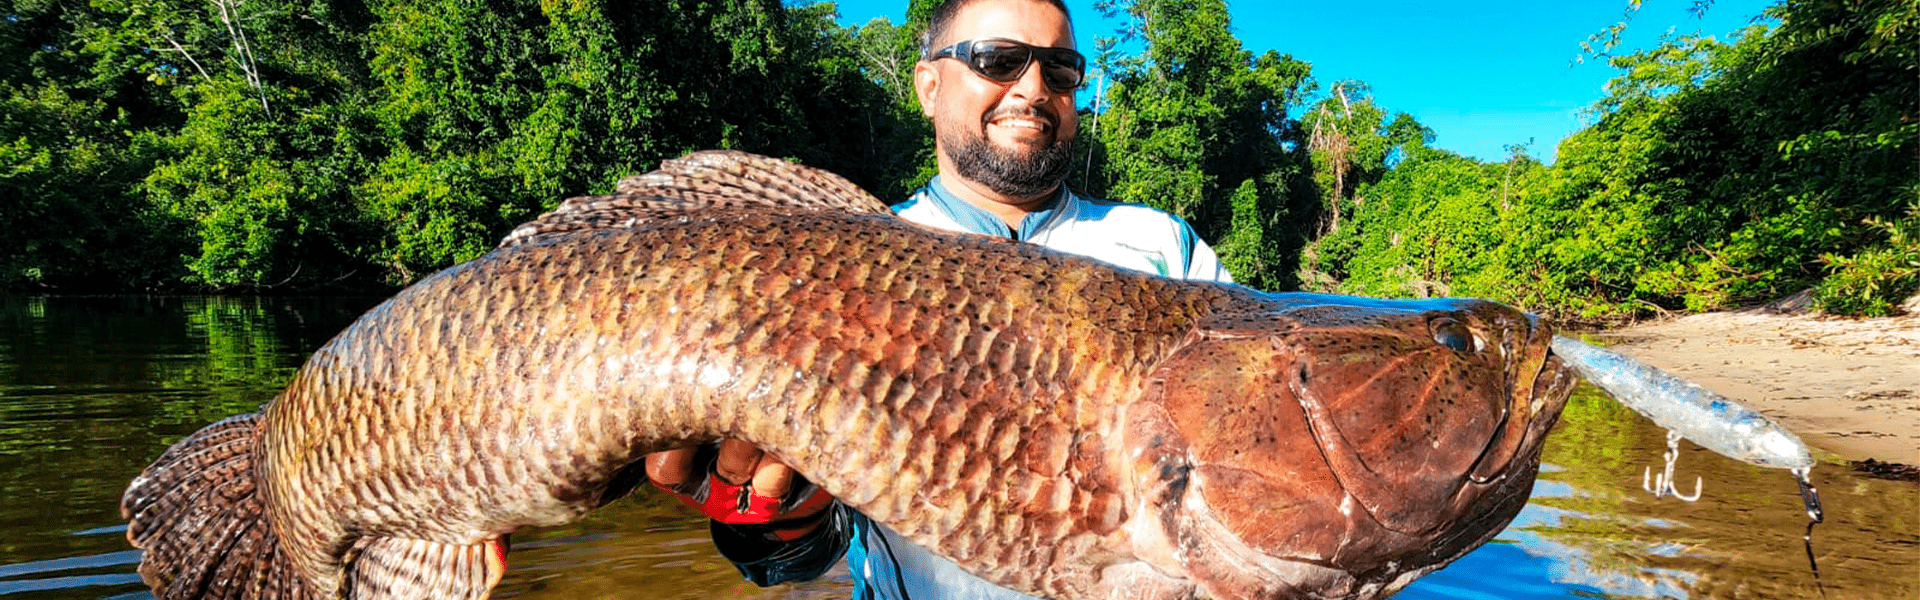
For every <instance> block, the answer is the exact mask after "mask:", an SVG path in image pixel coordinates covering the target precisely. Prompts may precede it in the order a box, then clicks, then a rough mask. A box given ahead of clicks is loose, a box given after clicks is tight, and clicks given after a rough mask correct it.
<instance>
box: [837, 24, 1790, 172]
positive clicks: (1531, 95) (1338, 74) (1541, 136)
mask: <svg viewBox="0 0 1920 600" xmlns="http://www.w3.org/2000/svg"><path fill="white" fill-rule="evenodd" d="M836 4H837V5H838V7H839V11H840V22H841V23H842V24H848V25H853V24H861V23H866V22H868V21H870V20H872V19H874V18H885V19H887V20H888V21H891V22H893V23H899V22H901V21H902V20H903V19H904V15H905V14H906V6H907V0H839V1H838V2H837V3H836ZM1692 4H1693V2H1692V0H1645V3H1644V4H1643V5H1642V6H1641V8H1640V11H1639V12H1638V13H1637V14H1635V15H1634V17H1633V21H1632V23H1631V25H1630V26H1629V28H1628V30H1627V35H1626V38H1625V41H1624V42H1623V43H1622V45H1621V46H1620V48H1617V49H1616V50H1615V52H1616V53H1619V54H1627V53H1631V52H1632V51H1634V50H1638V49H1645V48H1651V47H1653V46H1655V45H1657V43H1658V41H1659V38H1660V36H1661V34H1663V33H1666V32H1669V31H1671V32H1674V33H1677V34H1696V33H1697V34H1705V35H1712V36H1716V37H1718V38H1720V39H1722V40H1725V39H1728V34H1730V33H1732V32H1735V31H1738V30H1739V29H1740V28H1742V27H1744V26H1746V25H1748V24H1749V23H1750V22H1751V20H1752V19H1753V18H1754V17H1756V16H1757V15H1759V14H1760V11H1761V10H1762V9H1764V8H1766V7H1767V6H1769V5H1771V4H1773V2H1772V1H1771V0H1767V1H1761V0H1717V1H1715V2H1714V3H1713V6H1712V8H1711V9H1710V10H1709V11H1708V12H1707V15H1706V18H1705V19H1699V18H1695V17H1693V16H1692V15H1690V14H1688V13H1687V8H1688V7H1689V6H1691V5H1692ZM1067 6H1068V7H1069V8H1070V9H1071V10H1072V11H1073V16H1074V28H1075V31H1074V34H1075V36H1076V37H1077V38H1078V40H1077V43H1078V44H1079V46H1080V49H1081V50H1082V51H1083V52H1088V53H1089V54H1091V52H1092V50H1093V48H1094V43H1093V41H1094V38H1095V37H1104V36H1111V35H1114V33H1113V32H1114V30H1115V29H1116V28H1117V27H1118V26H1119V22H1117V21H1107V20H1105V19H1104V18H1103V17H1102V16H1101V15H1100V12H1099V11H1097V10H1095V9H1094V8H1093V1H1092V0H1067ZM1227 6H1228V10H1229V11H1230V12H1231V14H1232V17H1233V28H1234V35H1235V36H1237V37H1239V38H1240V41H1241V44H1243V45H1244V46H1245V47H1246V48H1247V49H1248V50H1252V51H1253V52H1254V53H1256V54H1258V53H1261V52H1265V51H1266V50H1268V49H1273V50H1277V51H1279V52H1281V53H1282V54H1292V55H1293V57H1294V58H1297V59H1300V60H1304V61H1307V62H1309V63H1312V64H1313V75H1314V78H1315V79H1316V80H1318V81H1319V82H1320V84H1321V86H1322V88H1325V87H1326V86H1327V85H1328V84H1331V83H1333V82H1335V81H1339V80H1343V79H1358V80H1361V81H1365V82H1366V83H1367V84H1368V85H1369V86H1370V87H1372V90H1373V94H1374V101H1375V102H1376V103H1377V104H1379V105H1380V106H1381V107H1383V108H1385V109H1386V110H1388V111H1390V112H1406V113H1411V114H1413V116H1414V117H1415V118H1417V119H1419V120H1420V122H1421V123H1423V124H1425V125H1426V126H1427V127H1429V128H1432V129H1433V130H1434V133H1435V134H1436V136H1437V139H1436V140H1435V141H1434V143H1433V145H1434V146H1436V147H1439V148H1444V149H1447V150H1451V151H1454V152H1458V153H1461V154H1465V155H1467V156H1472V157H1475V158H1479V159H1482V160H1489V161H1497V160H1505V159H1506V157H1507V151H1506V149H1505V146H1507V145H1509V144H1526V143H1527V142H1528V141H1529V140H1531V141H1532V145H1530V146H1528V153H1529V154H1531V155H1533V156H1535V157H1537V158H1540V159H1541V160H1544V161H1547V162H1552V159H1553V158H1554V146H1555V145H1557V144H1559V142H1560V140H1562V139H1565V138H1566V136H1567V135H1569V134H1571V133H1573V132H1574V131H1577V130H1579V129H1580V128H1581V127H1583V126H1584V123H1583V121H1582V120H1581V112H1582V110H1583V109H1586V108H1587V107H1589V106H1591V105H1592V104H1593V102H1594V101H1595V100H1598V99H1599V98H1600V97H1601V96H1602V95H1603V94H1604V93H1605V90H1604V86H1605V85H1606V83H1607V80H1608V79H1611V78H1613V77H1614V75H1616V72H1615V71H1614V69H1612V68H1611V67H1608V66H1607V65H1606V64H1605V63H1604V61H1594V60H1588V61H1586V62H1584V63H1581V64H1574V61H1575V59H1577V58H1579V57H1580V55H1581V51H1580V42H1583V41H1585V40H1586V39H1587V37H1588V36H1590V35H1593V34H1594V33H1596V32H1599V31H1600V30H1601V29H1603V28H1605V27H1606V26H1608V25H1611V24H1613V23H1616V22H1618V21H1619V20H1620V18H1621V15H1622V13H1623V12H1624V11H1625V9H1626V6H1627V0H1503V1H1491V2H1458V1H1454V2H1440V1H1393V0H1345V1H1340V2H1284V3H1283V2H1273V1H1266V2H1228V3H1227ZM1323 91H1324V89H1323ZM1089 94H1090V92H1082V95H1083V97H1082V98H1081V102H1082V103H1086V102H1088V101H1089V99H1090V95H1089Z"/></svg>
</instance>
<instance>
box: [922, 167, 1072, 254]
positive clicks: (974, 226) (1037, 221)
mask: <svg viewBox="0 0 1920 600" xmlns="http://www.w3.org/2000/svg"><path fill="white" fill-rule="evenodd" d="M926 191H927V194H926V196H927V198H929V199H931V200H932V201H933V204H934V205H935V206H938V207H940V210H942V211H946V213H947V215H948V216H950V217H953V221H954V222H955V223H958V224H960V226H961V227H964V228H966V230H967V231H971V232H974V233H979V234H985V235H991V236H994V237H1003V238H1012V239H1016V240H1027V239H1030V238H1032V237H1033V236H1034V235H1036V234H1038V233H1039V232H1040V228H1041V226H1042V225H1045V224H1046V222H1047V220H1048V219H1051V218H1053V215H1054V213H1056V212H1059V210H1060V205H1061V202H1060V200H1061V199H1062V198H1064V197H1066V195H1067V193H1068V192H1067V186H1065V185H1062V186H1060V190H1059V191H1058V192H1055V193H1054V195H1053V197H1052V198H1049V199H1048V200H1047V202H1046V203H1045V204H1044V205H1042V206H1041V207H1040V208H1039V209H1037V210H1034V211H1033V212H1030V213H1027V216H1025V217H1022V218H1021V219H1020V229H1019V230H1018V231H1015V230H1012V229H1009V228H1008V227H1007V224H1006V222H1004V221H1001V220H1000V217H997V216H994V214H993V213H990V212H987V211H986V210H985V209H982V208H980V207H978V206H974V205H972V204H968V203H967V201H965V200H961V199H960V197H959V196H956V195H954V194H953V191H952V190H949V189H947V184H946V182H944V181H941V176H938V175H936V176H934V178H933V181H929V182H927V187H926Z"/></svg>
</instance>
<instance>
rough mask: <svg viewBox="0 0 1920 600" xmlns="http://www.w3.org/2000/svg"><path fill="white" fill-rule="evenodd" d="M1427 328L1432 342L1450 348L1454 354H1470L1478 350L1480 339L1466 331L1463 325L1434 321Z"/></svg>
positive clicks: (1453, 322) (1439, 320)
mask: <svg viewBox="0 0 1920 600" xmlns="http://www.w3.org/2000/svg"><path fill="white" fill-rule="evenodd" d="M1427 325H1428V327H1429V328H1430V329H1432V330H1433V341H1434V342H1435V343H1437V344H1440V345H1442V346H1446V347H1448V348H1452V349H1453V351H1454V352H1461V353H1471V352H1477V351H1479V350H1480V339H1479V338H1478V337H1475V336H1474V335H1473V331H1471V330H1469V329H1467V326H1466V325H1465V324H1462V323H1461V322H1459V321H1456V320H1453V319H1444V318H1443V319H1434V320H1433V321H1431V322H1429V323H1428V324H1427Z"/></svg>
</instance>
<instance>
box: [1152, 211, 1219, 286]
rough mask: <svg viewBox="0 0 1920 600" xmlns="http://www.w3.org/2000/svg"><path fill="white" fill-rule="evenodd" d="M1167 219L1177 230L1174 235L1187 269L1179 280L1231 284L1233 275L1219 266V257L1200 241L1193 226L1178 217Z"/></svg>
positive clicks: (1205, 243) (1210, 247) (1211, 248)
mask: <svg viewBox="0 0 1920 600" xmlns="http://www.w3.org/2000/svg"><path fill="white" fill-rule="evenodd" d="M1168 218H1170V219H1172V220H1173V224H1174V227H1175V229H1176V230H1177V231H1176V233H1175V235H1178V236H1180V248H1181V249H1182V250H1184V252H1183V254H1184V255H1185V257H1186V262H1187V265H1186V267H1187V268H1186V270H1185V271H1183V272H1182V273H1181V275H1180V276H1181V278H1182V279H1198V280H1202V281H1218V282H1221V283H1233V274H1232V273H1228V272H1227V270H1226V269H1225V268H1222V267H1221V266H1220V256H1219V255H1217V254H1214V253H1213V247H1212V246H1208V245H1207V242H1206V241H1205V240H1201V239H1200V234H1197V233H1194V232H1193V226H1192V225H1188V224H1187V222H1186V221H1185V220H1182V219H1181V218H1179V217H1174V216H1171V215H1169V216H1168Z"/></svg>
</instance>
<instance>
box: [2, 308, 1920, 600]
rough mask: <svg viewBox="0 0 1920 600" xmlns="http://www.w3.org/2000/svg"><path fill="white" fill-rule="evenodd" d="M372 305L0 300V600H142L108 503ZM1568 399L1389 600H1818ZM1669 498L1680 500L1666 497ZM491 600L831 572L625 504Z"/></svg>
mask: <svg viewBox="0 0 1920 600" xmlns="http://www.w3.org/2000/svg"><path fill="white" fill-rule="evenodd" d="M377 301H378V299H375V298H349V299H341V298H324V299H313V298H145V297H111V298H19V297H0V598H5V599H6V600H11V599H14V598H35V599H39V598H48V599H53V598H149V597H151V596H150V595H149V594H147V592H146V591H145V589H144V587H142V586H141V585H140V583H139V579H138V577H137V576H135V575H134V574H133V569H134V565H135V564H136V563H137V561H138V560H139V554H138V552H137V551H134V550H132V549H130V548H129V547H128V546H127V544H126V541H125V538H124V536H125V526H124V525H123V524H122V523H121V522H120V517H119V511H118V501H119V495H120V492H121V491H122V490H123V489H124V488H125V486H126V483H127V481H128V480H129V479H131V478H132V477H133V476H134V475H135V474H137V473H139V471H140V469H141V468H142V467H144V466H146V464H147V463H148V462H149V461H151V460H152V459H153V458H154V457H155V456H157V455H158V454H159V453H160V451H161V450H163V449H164V448H165V447H166V446H167V445H168V444H171V443H172V442H174V441H177V440H179V439H180V438H181V437H183V436H185V435H186V434H188V433H191V432H192V431H194V430H196V429H198V428H199V427H201V426H203V425H205V424H207V423H210V422H213V421H215V420H218V419H220V418H223V417H226V416H228V415H231V414H234V413H239V412H246V411H251V410H254V409H255V408H257V407H258V406H259V405H260V404H261V403H263V402H266V401H267V400H269V399H271V398H272V397H273V395H274V394H275V393H277V392H278V391H279V389H280V386H281V385H283V383H284V382H285V381H286V379H287V378H288V377H289V376H290V375H291V374H292V373H293V371H294V370H295V369H296V368H298V366H299V365H300V363H301V362H302V361H303V360H304V359H305V357H306V355H307V354H308V353H310V352H311V351H312V350H313V349H314V348H316V347H318V346H319V345H320V344H322V343H324V342H325V341H326V340H327V339H329V338H331V337H332V336H333V334H334V333H337V332H338V331H339V330H340V329H341V328H342V327H344V326H345V325H346V324H347V323H349V322H351V321H352V320H353V319H354V318H355V317H357V316H358V315H359V314H360V313H361V312H362V311H364V310H366V309H367V308H368V307H370V306H372V305H373V304H374V303H375V302H377ZM1595 394H1596V392H1594V391H1593V390H1592V389H1591V388H1587V387H1583V388H1582V390H1581V391H1580V392H1578V394H1577V395H1576V397H1575V398H1574V400H1573V401H1572V402H1571V403H1570V404H1569V407H1568V409H1567V412H1566V413H1565V414H1564V416H1563V417H1562V419H1561V423H1560V425H1559V426H1558V428H1557V429H1556V430H1555V432H1554V433H1553V435H1552V437H1551V438H1550V441H1549V443H1548V445H1547V449H1546V454H1545V457H1544V462H1545V465H1546V466H1545V467H1544V468H1543V469H1542V472H1541V475H1540V480H1539V482H1538V483H1537V484H1536V485H1535V488H1534V494H1533V499H1532V501H1531V502H1530V503H1529V504H1528V505H1527V507H1526V509H1525V510H1524V511H1522V512H1521V514H1520V516H1519V518H1518V519H1516V520H1515V522H1514V524H1513V525H1512V526H1511V527H1509V528H1507V530H1506V531H1504V532H1502V533H1501V534H1500V536H1499V537H1498V538H1496V539H1495V540H1494V542H1493V543H1490V544H1488V545H1487V546H1485V547H1483V548H1481V549H1479V550H1477V551H1475V552H1474V553H1472V554H1469V555H1467V556H1466V557H1464V558H1462V559H1460V560H1459V561H1458V562H1456V563H1454V564H1453V565H1451V566H1449V567H1448V568H1446V569H1444V570H1442V571H1440V572H1438V573H1434V574H1432V575H1429V576H1427V577H1426V578H1424V579H1421V580H1420V581H1418V582H1416V583H1415V584H1414V585H1413V586H1412V587H1410V588H1408V589H1407V590H1406V591H1404V592H1402V593H1401V594H1400V595H1399V596H1398V598H1408V599H1441V598H1457V599H1495V598H1501V599H1506V598H1646V597H1654V598H1658V597H1670V598H1817V597H1818V592H1817V591H1816V590H1815V589H1814V587H1813V585H1814V584H1813V579H1812V574H1811V572H1810V571H1809V570H1808V567H1807V562H1806V555H1805V553H1804V550H1803V548H1802V545H1801V534H1802V533H1803V532H1804V530H1805V520H1806V517H1805V513H1804V512H1803V511H1802V510H1801V506H1800V500H1799V495H1798V492H1797V490H1796V488H1795V485H1794V482H1793V478H1792V477H1791V476H1789V475H1788V474H1787V473H1786V472H1785V471H1778V470H1771V469H1761V468H1757V467H1751V466H1748V465H1745V464H1741V463H1738V462H1734V461H1731V460H1727V459H1724V458H1721V457H1719V456H1717V455H1714V454H1712V453H1710V452H1707V451H1705V450H1701V449H1700V448H1698V447H1696V446H1693V445H1692V444H1691V443H1690V442H1683V443H1682V448H1683V452H1682V455H1681V457H1680V462H1679V466H1678V470H1677V473H1678V474H1679V475H1680V476H1681V477H1682V478H1683V481H1685V480H1686V479H1691V478H1692V477H1693V476H1695V475H1698V476H1700V477H1701V478H1702V479H1703V481H1704V486H1705V489H1706V494H1705V496H1704V497H1703V498H1702V499H1701V500H1700V501H1699V502H1697V503H1686V502H1681V501H1678V500H1675V499H1673V498H1671V497H1668V498H1654V497H1653V495H1652V494H1649V493H1647V492H1644V491H1642V490H1641V488H1640V485H1641V469H1642V468H1643V467H1646V466H1648V465H1651V466H1653V467H1654V468H1655V469H1656V470H1658V468H1659V467H1660V464H1659V463H1660V459H1661V452H1662V451H1663V450H1664V449H1665V443H1666V442H1665V432H1664V431H1663V430H1661V429H1659V428H1658V427H1656V426H1654V425H1652V424H1651V423H1649V422H1647V421H1646V420H1645V419H1643V418H1641V417H1640V416H1639V415H1637V414H1635V413H1633V412H1632V411H1630V410H1628V409H1626V408H1624V407H1622V406H1620V405H1619V404H1617V403H1614V402H1613V401H1612V400H1610V399H1607V398H1605V397H1603V396H1598V395H1595ZM1845 469H1846V467H1845V466H1844V464H1843V463H1836V462H1827V463H1822V464H1821V465H1820V466H1818V467H1816V468H1815V470H1814V479H1815V483H1816V484H1817V485H1818V486H1819V488H1820V490H1821V493H1822V497H1823V499H1824V500H1825V503H1826V509H1827V521H1826V523H1824V524H1822V525H1821V526H1819V527H1817V528H1815V529H1814V533H1813V536H1814V537H1813V541H1814V551H1815V552H1816V554H1817V556H1818V558H1819V561H1820V570H1821V576H1822V581H1823V583H1824V584H1825V586H1826V591H1827V595H1828V597H1830V598H1835V599H1840V598H1898V599H1911V598H1915V597H1920V524H1916V520H1920V487H1917V486H1915V485H1913V484H1911V483H1901V482H1894V481H1886V480H1880V479H1871V478H1866V477H1862V476H1859V475H1856V474H1854V473H1851V472H1848V471H1846V470H1845ZM1683 487H1687V486H1684V485H1683ZM510 562H511V563H512V567H511V568H510V570H509V572H508V573H507V576H506V579H505V580H504V581H503V582H502V583H501V586H500V588H499V589H498V590H497V593H496V594H495V596H496V597H500V598H570V599H575V600H584V599H588V598H660V599H677V598H685V599H696V598H760V599H775V598H794V599H811V598H838V597H845V596H846V595H847V594H848V592H849V591H850V586H849V584H848V580H847V578H846V574H845V572H844V570H836V571H834V572H830V573H829V574H828V576H826V577H824V578H822V579H821V580H818V581H814V582H808V583H805V584H801V585H794V586H781V587H775V588H770V589H759V588H755V587H753V586H752V585H750V584H747V583H745V582H744V581H742V580H741V579H740V577H739V575H738V574H736V573H735V572H734V571H733V569H732V567H731V566H730V565H728V564H727V563H725V562H724V561H722V560H721V559H720V558H719V557H718V556H717V555H716V554H715V553H714V551H713V547H712V546H711V545H710V544H709V543H707V537H706V525H705V523H704V522H703V521H702V520H700V519H698V518H694V517H691V516H689V515H688V514H687V512H686V511H684V510H683V509H682V508H680V507H679V506H678V505H677V504H673V503H671V502H670V501H667V500H665V499H664V498H661V497H659V496H658V495H654V494H645V493H642V494H640V495H639V496H637V497H635V498H630V499H627V500H623V501H620V502H617V503H615V504H614V505H612V506H610V507H608V508H606V509H602V510H600V511H597V512H595V513H593V514H591V515H589V516H588V518H586V519H583V520H582V521H580V522H577V523H574V524H571V525H568V526H565V527H554V528H545V529H539V530H532V531H525V532H522V533H520V534H517V535H515V537H514V551H513V555H512V556H511V557H510Z"/></svg>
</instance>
